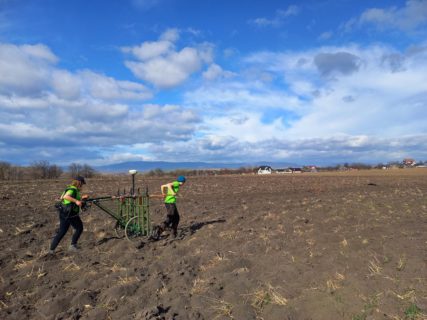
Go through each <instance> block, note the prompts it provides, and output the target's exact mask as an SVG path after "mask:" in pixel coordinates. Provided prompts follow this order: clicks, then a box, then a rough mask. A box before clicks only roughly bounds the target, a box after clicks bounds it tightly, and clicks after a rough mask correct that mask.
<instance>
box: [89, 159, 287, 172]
mask: <svg viewBox="0 0 427 320" xmlns="http://www.w3.org/2000/svg"><path fill="white" fill-rule="evenodd" d="M260 165H268V166H271V167H273V168H284V167H294V166H296V165H295V164H290V163H271V162H267V161H260V162H257V163H218V162H216V163H209V162H167V161H131V162H121V163H115V164H110V165H105V166H97V167H94V168H95V170H97V171H99V172H114V173H119V172H127V171H128V170H130V169H135V170H138V171H140V172H144V171H150V170H154V169H161V170H163V171H173V170H178V169H185V170H197V169H199V170H201V169H238V168H241V167H258V166H260Z"/></svg>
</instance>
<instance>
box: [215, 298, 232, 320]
mask: <svg viewBox="0 0 427 320" xmlns="http://www.w3.org/2000/svg"><path fill="white" fill-rule="evenodd" d="M210 300H211V301H212V305H211V307H210V308H211V309H212V310H214V312H215V317H214V318H213V319H220V318H228V319H234V317H233V306H232V305H231V303H228V302H226V301H225V300H218V299H210Z"/></svg>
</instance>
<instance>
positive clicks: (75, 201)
mask: <svg viewBox="0 0 427 320" xmlns="http://www.w3.org/2000/svg"><path fill="white" fill-rule="evenodd" d="M63 199H65V200H68V201H70V202H74V203H75V204H76V205H77V206H79V207H81V206H82V202H81V201H80V200H77V199H75V198H73V197H72V196H70V195H69V194H68V193H66V194H65V195H64V197H63Z"/></svg>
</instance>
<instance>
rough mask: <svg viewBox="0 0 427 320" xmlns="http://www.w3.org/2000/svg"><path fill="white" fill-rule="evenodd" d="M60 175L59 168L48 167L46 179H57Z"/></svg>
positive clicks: (55, 166)
mask: <svg viewBox="0 0 427 320" xmlns="http://www.w3.org/2000/svg"><path fill="white" fill-rule="evenodd" d="M62 173H63V170H62V168H61V167H59V166H57V165H51V166H49V170H48V179H56V178H59V177H60V176H61V174H62Z"/></svg>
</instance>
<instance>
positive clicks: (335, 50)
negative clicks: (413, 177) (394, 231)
mask: <svg viewBox="0 0 427 320" xmlns="http://www.w3.org/2000/svg"><path fill="white" fill-rule="evenodd" d="M426 107H427V0H407V1H379V0H376V1H347V0H341V1H338V0H336V1H333V0H325V1H321V0H320V1H298V2H296V1H268V0H264V1H222V0H217V1H193V0H179V1H178V0H123V1H118V0H115V1H98V0H97V1H79V0H73V1H53V0H29V1H28V0H27V1H23V0H0V160H2V161H7V162H11V163H16V164H24V165H25V164H30V163H31V162H33V161H38V160H47V161H49V162H51V163H56V164H61V165H62V164H63V165H66V164H69V163H71V162H80V163H88V164H91V165H103V164H110V163H116V162H122V161H137V160H164V161H207V162H247V163H248V162H249V163H256V162H258V161H264V162H265V161H274V162H292V163H298V164H320V165H324V164H335V163H342V162H366V163H377V162H381V161H384V162H385V161H392V160H401V159H403V158H405V157H413V158H415V159H416V160H427V112H426Z"/></svg>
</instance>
